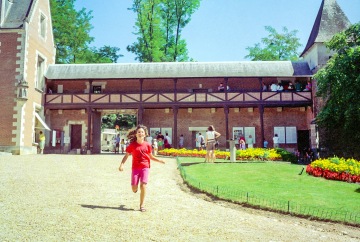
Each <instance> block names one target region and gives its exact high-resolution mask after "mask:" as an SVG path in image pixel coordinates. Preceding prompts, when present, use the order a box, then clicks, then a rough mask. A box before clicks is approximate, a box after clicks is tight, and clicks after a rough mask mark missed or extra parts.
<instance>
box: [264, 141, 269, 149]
mask: <svg viewBox="0 0 360 242" xmlns="http://www.w3.org/2000/svg"><path fill="white" fill-rule="evenodd" d="M268 144H269V142H267V140H266V139H264V148H265V149H266V148H267V147H268Z"/></svg>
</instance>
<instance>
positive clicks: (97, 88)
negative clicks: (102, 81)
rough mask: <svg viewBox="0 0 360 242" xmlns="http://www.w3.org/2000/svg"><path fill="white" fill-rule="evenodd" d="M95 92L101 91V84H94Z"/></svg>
mask: <svg viewBox="0 0 360 242" xmlns="http://www.w3.org/2000/svg"><path fill="white" fill-rule="evenodd" d="M93 93H101V86H93Z"/></svg>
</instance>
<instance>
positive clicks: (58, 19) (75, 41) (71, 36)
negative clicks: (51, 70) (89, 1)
mask: <svg viewBox="0 0 360 242" xmlns="http://www.w3.org/2000/svg"><path fill="white" fill-rule="evenodd" d="M74 2H75V0H51V1H50V6H51V16H52V20H53V31H54V39H55V45H56V63H76V62H77V59H76V58H77V55H78V54H79V53H81V52H82V51H83V50H85V49H86V48H87V46H88V44H90V43H91V42H92V41H93V40H94V38H93V37H91V36H90V35H89V32H90V30H91V29H92V25H91V24H90V20H91V19H92V16H91V11H89V12H87V11H86V9H85V8H82V9H81V10H80V11H79V12H77V11H76V10H75V7H74Z"/></svg>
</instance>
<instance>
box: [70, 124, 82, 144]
mask: <svg viewBox="0 0 360 242" xmlns="http://www.w3.org/2000/svg"><path fill="white" fill-rule="evenodd" d="M81 136H82V125H81V124H73V125H71V138H70V140H71V149H81Z"/></svg>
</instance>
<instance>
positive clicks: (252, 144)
mask: <svg viewBox="0 0 360 242" xmlns="http://www.w3.org/2000/svg"><path fill="white" fill-rule="evenodd" d="M247 142H248V148H254V140H253V138H252V135H249V138H248V139H247Z"/></svg>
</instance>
